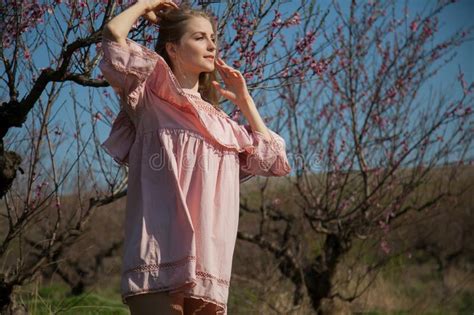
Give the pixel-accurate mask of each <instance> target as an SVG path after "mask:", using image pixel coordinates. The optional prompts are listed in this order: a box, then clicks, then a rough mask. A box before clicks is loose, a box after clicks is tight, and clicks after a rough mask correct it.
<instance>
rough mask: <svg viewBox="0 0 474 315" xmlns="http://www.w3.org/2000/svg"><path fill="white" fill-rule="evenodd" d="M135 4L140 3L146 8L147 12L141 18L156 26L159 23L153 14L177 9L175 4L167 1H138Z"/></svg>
mask: <svg viewBox="0 0 474 315" xmlns="http://www.w3.org/2000/svg"><path fill="white" fill-rule="evenodd" d="M137 3H141V4H142V5H144V6H145V7H146V10H147V12H146V13H145V14H144V15H143V17H144V18H145V19H146V20H148V21H149V22H151V23H153V24H157V23H158V22H159V21H160V19H159V18H158V17H157V16H156V14H155V12H158V11H160V10H165V9H169V8H174V9H179V7H178V5H177V4H176V3H174V2H173V1H167V0H138V1H137Z"/></svg>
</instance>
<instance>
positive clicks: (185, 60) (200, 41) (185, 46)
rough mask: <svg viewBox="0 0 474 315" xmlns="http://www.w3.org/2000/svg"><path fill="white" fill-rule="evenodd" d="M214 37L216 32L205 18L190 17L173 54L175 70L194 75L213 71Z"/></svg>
mask: <svg viewBox="0 0 474 315" xmlns="http://www.w3.org/2000/svg"><path fill="white" fill-rule="evenodd" d="M215 38H216V34H214V31H213V29H212V25H211V23H210V22H209V21H208V20H207V19H205V18H203V17H193V18H191V19H190V20H189V22H188V25H187V30H186V32H185V34H184V35H183V37H182V38H181V45H180V47H179V48H178V49H177V50H176V53H175V54H174V56H175V58H173V59H174V60H173V62H174V65H175V68H178V69H176V70H178V71H179V72H181V73H193V74H196V75H199V74H200V73H201V72H211V71H213V70H214V67H215V65H214V60H215V55H216V44H215ZM173 53H174V52H173ZM176 58H177V60H176Z"/></svg>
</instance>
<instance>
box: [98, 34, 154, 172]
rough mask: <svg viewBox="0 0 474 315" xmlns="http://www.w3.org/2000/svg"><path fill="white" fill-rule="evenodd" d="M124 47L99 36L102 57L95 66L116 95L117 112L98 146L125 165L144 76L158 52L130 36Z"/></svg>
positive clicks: (132, 136) (151, 67)
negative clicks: (118, 101) (108, 132)
mask: <svg viewBox="0 0 474 315" xmlns="http://www.w3.org/2000/svg"><path fill="white" fill-rule="evenodd" d="M126 42H127V47H123V46H122V45H120V44H119V43H117V42H114V41H111V40H109V39H107V38H103V39H102V51H103V54H104V55H103V58H102V60H101V61H100V63H99V69H100V70H101V71H102V74H103V76H104V78H105V79H106V80H107V82H109V84H110V85H111V86H112V88H113V89H114V91H115V92H116V93H117V95H118V96H119V98H120V107H121V109H120V112H119V114H118V115H117V117H116V118H115V120H114V122H113V123H112V129H111V130H110V134H109V136H108V138H107V139H106V140H105V141H104V142H103V143H102V147H103V148H104V150H105V151H106V152H107V154H109V155H110V156H111V157H112V158H113V159H114V161H115V162H117V163H118V164H120V165H128V155H129V154H128V153H129V151H130V148H131V147H132V144H133V142H134V141H135V136H136V130H135V124H134V123H133V121H134V120H135V119H136V115H135V114H136V113H135V109H136V108H137V105H138V104H139V103H140V100H141V97H142V95H143V92H144V89H145V82H146V79H147V78H148V77H149V76H150V74H151V73H152V72H153V70H154V68H155V65H156V62H157V60H158V57H159V55H158V54H157V53H155V52H154V51H151V50H150V49H148V48H146V47H145V46H142V45H140V44H138V43H136V42H134V41H133V40H131V39H128V38H127V39H126Z"/></svg>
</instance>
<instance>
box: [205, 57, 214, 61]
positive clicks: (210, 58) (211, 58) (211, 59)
mask: <svg viewBox="0 0 474 315" xmlns="http://www.w3.org/2000/svg"><path fill="white" fill-rule="evenodd" d="M204 58H206V59H208V60H210V61H214V57H204Z"/></svg>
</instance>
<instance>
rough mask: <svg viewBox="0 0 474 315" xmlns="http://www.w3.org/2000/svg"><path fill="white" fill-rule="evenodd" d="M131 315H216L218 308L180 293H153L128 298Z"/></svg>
mask: <svg viewBox="0 0 474 315" xmlns="http://www.w3.org/2000/svg"><path fill="white" fill-rule="evenodd" d="M127 303H128V306H129V308H130V313H131V315H158V314H159V315H215V314H216V312H217V306H216V305H215V304H213V303H207V302H203V301H202V300H200V299H193V298H186V297H184V296H183V295H182V294H180V293H175V294H169V292H153V293H146V294H139V295H134V296H130V297H128V298H127Z"/></svg>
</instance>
